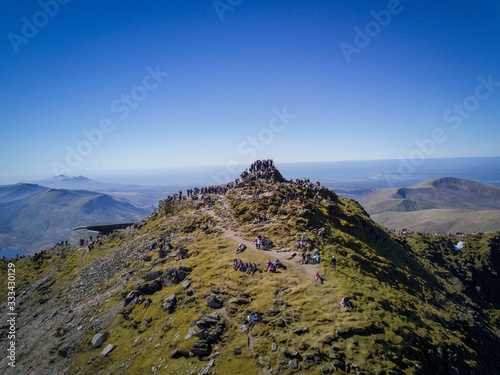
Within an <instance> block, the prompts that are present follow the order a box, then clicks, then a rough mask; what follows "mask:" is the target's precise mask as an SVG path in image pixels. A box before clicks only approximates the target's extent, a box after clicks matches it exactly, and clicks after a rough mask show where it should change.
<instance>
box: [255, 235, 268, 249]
mask: <svg viewBox="0 0 500 375" xmlns="http://www.w3.org/2000/svg"><path fill="white" fill-rule="evenodd" d="M253 242H254V243H255V247H256V248H257V250H260V249H263V250H268V249H269V248H270V247H271V246H272V243H271V241H269V240H268V239H267V238H266V236H263V235H261V234H258V235H256V236H255V239H254V240H253Z"/></svg>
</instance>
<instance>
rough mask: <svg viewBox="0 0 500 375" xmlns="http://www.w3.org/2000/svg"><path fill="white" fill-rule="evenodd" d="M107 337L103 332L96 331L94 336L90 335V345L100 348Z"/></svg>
mask: <svg viewBox="0 0 500 375" xmlns="http://www.w3.org/2000/svg"><path fill="white" fill-rule="evenodd" d="M107 339H108V337H107V336H106V334H105V333H96V334H95V335H94V337H92V341H91V344H92V347H94V348H100V347H101V345H102V344H104V342H105V341H106V340H107Z"/></svg>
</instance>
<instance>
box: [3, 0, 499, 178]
mask: <svg viewBox="0 0 500 375" xmlns="http://www.w3.org/2000/svg"><path fill="white" fill-rule="evenodd" d="M499 19H500V4H499V3H498V2H497V1H494V0H483V1H476V2H463V3H462V2H460V3H459V4H457V3H456V2H452V1H442V2H436V1H409V0H407V1H403V0H401V1H397V0H391V1H316V2H311V1H305V0H304V1H295V0H292V1H287V2H277V1H250V0H243V1H240V0H220V1H219V0H217V1H205V0H199V1H194V0H180V1H147V2H138V1H127V0H125V1H107V2H98V1H77V0H72V1H68V0H40V1H38V2H37V1H16V2H13V1H9V2H2V3H1V5H0V28H1V32H0V36H1V41H0V59H1V71H0V127H1V133H0V134H1V138H0V152H1V154H0V184H1V183H10V182H12V180H14V179H16V178H19V179H20V178H24V179H26V178H31V177H33V178H35V177H48V176H52V175H56V174H59V173H64V174H67V175H89V174H92V171H94V172H95V171H101V172H103V171H107V170H117V169H128V168H130V169H138V168H139V169H149V168H152V169H158V168H171V167H187V166H204V165H226V166H227V165H229V166H231V165H243V166H246V165H247V164H250V162H251V161H252V159H255V158H273V159H274V160H275V161H277V162H278V163H279V162H296V161H336V160H377V159H398V158H401V159H404V158H406V159H410V160H417V159H419V158H421V159H422V158H439V157H468V156H499V155H500V152H499V150H500V147H499V146H500V132H499V131H498V128H499V126H500V110H499V108H500V64H499V62H500V48H498V46H499V43H500V23H499V22H498V20H499Z"/></svg>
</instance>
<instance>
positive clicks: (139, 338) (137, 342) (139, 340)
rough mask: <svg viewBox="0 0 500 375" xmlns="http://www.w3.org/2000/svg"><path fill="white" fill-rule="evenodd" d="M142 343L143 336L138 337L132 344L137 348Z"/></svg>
mask: <svg viewBox="0 0 500 375" xmlns="http://www.w3.org/2000/svg"><path fill="white" fill-rule="evenodd" d="M140 342H141V336H137V338H136V339H135V340H134V342H133V343H132V346H137V344H139V343H140Z"/></svg>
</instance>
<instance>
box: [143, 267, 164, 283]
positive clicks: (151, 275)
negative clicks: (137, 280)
mask: <svg viewBox="0 0 500 375" xmlns="http://www.w3.org/2000/svg"><path fill="white" fill-rule="evenodd" d="M162 275H163V272H162V271H160V270H154V269H153V270H151V271H149V272H147V273H146V274H145V275H144V276H142V278H143V279H144V280H148V281H153V280H156V279H158V278H160V277H161V276H162Z"/></svg>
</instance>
